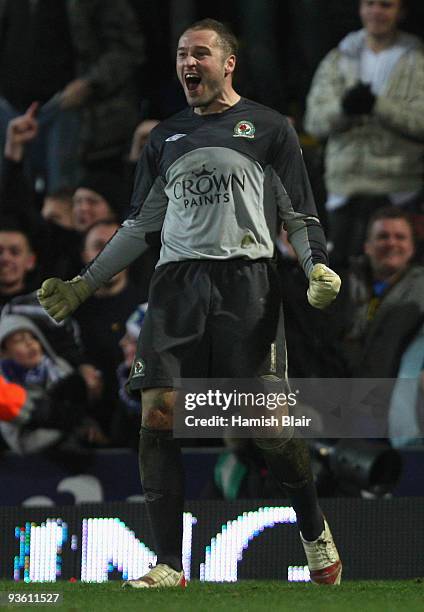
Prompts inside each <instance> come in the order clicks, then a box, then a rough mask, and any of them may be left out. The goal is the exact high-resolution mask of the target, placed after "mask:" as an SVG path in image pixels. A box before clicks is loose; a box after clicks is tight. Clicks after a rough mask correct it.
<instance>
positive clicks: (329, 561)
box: [300, 519, 342, 584]
mask: <svg viewBox="0 0 424 612" xmlns="http://www.w3.org/2000/svg"><path fill="white" fill-rule="evenodd" d="M300 539H301V540H302V544H303V548H304V549H305V553H306V558H307V560H308V567H309V573H310V575H311V581H312V582H314V583H315V584H340V582H341V579H342V562H341V561H340V557H339V553H338V552H337V548H336V545H335V544H334V540H333V536H332V535H331V531H330V528H329V526H328V523H327V521H326V520H325V519H324V531H323V532H322V533H321V535H320V536H319V538H317V539H316V540H314V541H313V542H308V541H307V540H304V539H303V536H302V534H300Z"/></svg>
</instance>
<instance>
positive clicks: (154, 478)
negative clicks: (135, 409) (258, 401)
mask: <svg viewBox="0 0 424 612" xmlns="http://www.w3.org/2000/svg"><path fill="white" fill-rule="evenodd" d="M139 465H140V476H141V483H142V485H143V490H144V495H145V499H146V507H147V514H148V516H149V520H150V524H151V527H152V531H153V537H154V541H155V547H156V553H157V563H158V564H159V563H166V565H169V566H170V567H172V568H173V569H175V570H177V571H178V572H180V571H181V569H182V564H181V557H182V539H183V511H184V472H183V465H182V458H181V449H180V444H179V441H178V440H174V438H172V431H157V430H152V429H149V428H147V427H143V426H142V427H141V431H140V446H139Z"/></svg>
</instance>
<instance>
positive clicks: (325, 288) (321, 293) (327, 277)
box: [307, 264, 342, 308]
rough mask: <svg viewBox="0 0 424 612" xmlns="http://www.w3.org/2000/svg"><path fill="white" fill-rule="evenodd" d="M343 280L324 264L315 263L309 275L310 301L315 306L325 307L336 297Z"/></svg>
mask: <svg viewBox="0 0 424 612" xmlns="http://www.w3.org/2000/svg"><path fill="white" fill-rule="evenodd" d="M341 284H342V281H341V279H340V276H339V275H338V274H336V273H335V272H334V271H333V270H331V269H330V268H327V266H325V265H324V264H315V265H314V267H313V268H312V272H311V276H310V277H309V289H308V293H307V295H308V302H309V303H310V305H311V306H314V308H325V307H326V306H328V305H329V304H331V302H332V301H333V300H334V299H335V298H336V296H337V294H338V292H339V291H340V285H341Z"/></svg>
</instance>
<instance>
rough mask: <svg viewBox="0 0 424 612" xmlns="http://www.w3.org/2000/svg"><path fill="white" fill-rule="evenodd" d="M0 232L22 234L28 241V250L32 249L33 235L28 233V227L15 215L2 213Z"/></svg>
mask: <svg viewBox="0 0 424 612" xmlns="http://www.w3.org/2000/svg"><path fill="white" fill-rule="evenodd" d="M0 232H4V233H8V234H11V233H13V234H22V236H24V238H25V239H26V241H27V243H28V247H29V250H30V251H33V250H34V237H33V236H32V234H31V233H30V231H29V229H28V228H27V227H25V226H24V225H23V224H22V223H21V222H20V221H19V220H18V219H16V218H15V217H12V216H9V215H4V216H3V215H2V216H1V217H0Z"/></svg>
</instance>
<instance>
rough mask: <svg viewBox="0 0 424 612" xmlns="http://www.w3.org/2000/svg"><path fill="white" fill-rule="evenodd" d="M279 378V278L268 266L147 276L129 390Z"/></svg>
mask: <svg viewBox="0 0 424 612" xmlns="http://www.w3.org/2000/svg"><path fill="white" fill-rule="evenodd" d="M262 376H272V377H277V378H279V379H284V378H285V377H286V348H285V338H284V321H283V309H282V298H281V288H280V279H279V276H278V272H277V270H276V267H275V264H274V262H273V261H271V260H259V261H250V260H241V259H234V260H226V261H211V260H195V261H184V262H179V263H170V264H166V265H163V266H160V267H159V268H157V269H156V270H155V273H154V275H153V278H152V281H151V284H150V292H149V307H148V309H147V313H146V316H145V319H144V322H143V327H142V330H141V334H140V337H139V340H138V345H137V353H136V357H135V359H134V363H133V367H132V369H131V373H130V377H129V389H130V390H131V391H135V390H137V389H142V388H143V389H148V388H157V387H173V386H174V380H175V379H181V378H246V379H247V378H252V377H262Z"/></svg>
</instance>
